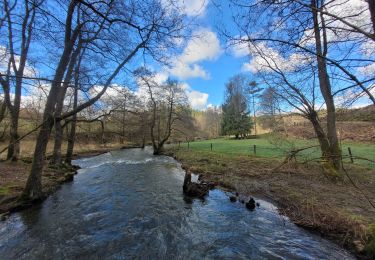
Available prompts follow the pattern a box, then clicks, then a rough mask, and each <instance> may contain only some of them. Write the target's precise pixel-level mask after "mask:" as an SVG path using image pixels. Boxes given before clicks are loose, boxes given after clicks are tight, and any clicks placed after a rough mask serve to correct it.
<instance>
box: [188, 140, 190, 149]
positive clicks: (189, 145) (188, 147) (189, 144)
mask: <svg viewBox="0 0 375 260" xmlns="http://www.w3.org/2000/svg"><path fill="white" fill-rule="evenodd" d="M189 148H190V142H189V141H188V150H189Z"/></svg>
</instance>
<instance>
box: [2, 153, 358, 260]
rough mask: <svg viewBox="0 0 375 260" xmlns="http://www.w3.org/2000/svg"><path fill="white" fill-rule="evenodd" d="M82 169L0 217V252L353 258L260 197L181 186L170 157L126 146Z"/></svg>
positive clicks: (14, 255) (5, 255) (13, 255)
mask: <svg viewBox="0 0 375 260" xmlns="http://www.w3.org/2000/svg"><path fill="white" fill-rule="evenodd" d="M75 164H77V165H79V166H81V167H82V169H81V170H79V174H78V175H76V176H75V179H74V182H71V183H68V184H65V185H63V186H62V187H61V189H59V190H58V191H57V192H56V193H54V194H53V195H51V196H50V197H49V198H48V199H47V200H46V201H45V202H44V203H42V204H41V205H40V206H38V207H35V208H32V209H29V210H25V211H22V212H19V213H16V214H13V215H11V216H10V218H9V219H8V220H6V221H3V222H0V259H45V258H47V259H61V258H64V259H66V258H68V259H72V258H80V259H82V258H84V259H103V258H106V259H129V258H131V259H134V258H141V259H166V258H168V259H198V258H208V259H211V258H221V259H228V258H229V259H249V258H250V259H352V258H353V256H352V255H350V254H349V253H348V252H346V251H345V250H343V249H341V248H340V247H338V246H337V245H335V244H333V243H331V242H329V241H327V240H324V239H322V238H320V237H319V236H317V235H314V234H311V233H309V232H307V231H306V230H303V229H301V228H299V227H297V226H295V225H294V224H292V223H291V222H289V221H288V220H287V219H286V218H283V217H281V216H280V215H278V214H277V211H276V208H275V207H274V206H273V205H272V204H269V203H267V202H265V201H260V207H259V208H257V209H256V210H255V211H248V210H247V209H246V208H245V207H244V205H243V204H241V203H231V202H230V201H229V199H228V195H227V194H225V192H223V191H221V190H219V189H215V190H212V191H210V193H209V196H208V197H207V198H206V200H204V201H202V200H193V201H189V200H187V199H186V198H185V197H184V196H183V194H182V182H183V177H184V171H183V170H182V169H181V167H180V165H179V164H178V163H177V162H176V161H175V160H173V159H172V158H169V157H165V156H158V157H154V156H152V154H151V152H150V151H149V150H147V149H146V150H145V151H143V150H141V149H129V150H121V151H114V152H111V153H106V154H102V155H99V156H96V157H91V158H86V159H81V160H77V161H75Z"/></svg>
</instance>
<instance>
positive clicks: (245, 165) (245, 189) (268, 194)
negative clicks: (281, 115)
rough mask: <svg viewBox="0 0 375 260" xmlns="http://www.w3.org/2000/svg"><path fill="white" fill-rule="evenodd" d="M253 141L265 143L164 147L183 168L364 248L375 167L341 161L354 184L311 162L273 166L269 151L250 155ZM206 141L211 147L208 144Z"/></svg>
mask: <svg viewBox="0 0 375 260" xmlns="http://www.w3.org/2000/svg"><path fill="white" fill-rule="evenodd" d="M254 141H256V142H257V144H263V145H265V143H261V142H262V140H243V141H242V140H240V141H238V140H227V141H226V140H224V139H218V140H215V141H204V142H194V143H190V149H189V150H188V149H187V148H186V147H184V148H180V149H178V147H176V146H174V147H170V148H169V149H168V152H170V153H173V155H174V156H175V157H176V159H178V160H179V161H180V162H181V163H182V165H183V167H184V168H186V169H188V170H190V171H192V172H194V173H199V174H201V175H202V178H203V180H205V181H211V182H215V183H217V184H219V185H221V186H222V187H225V188H228V189H230V190H236V191H238V192H239V193H243V194H251V195H255V196H258V197H260V198H263V199H266V200H270V201H272V202H274V203H276V204H277V205H278V206H279V210H280V212H281V213H282V214H285V215H287V216H288V217H289V218H290V219H291V220H292V221H293V222H294V223H296V224H297V225H300V226H303V227H305V228H309V229H312V230H314V231H316V232H319V233H321V234H322V235H324V236H325V237H328V238H330V239H332V240H334V241H336V242H337V243H339V244H340V245H343V246H345V247H347V248H349V249H351V250H353V251H355V252H357V253H360V252H361V253H363V252H364V250H365V244H366V243H368V241H369V240H370V239H371V238H370V234H371V225H372V224H374V223H375V209H374V208H372V207H371V205H370V203H369V202H368V200H367V199H366V198H369V199H370V200H371V201H372V203H373V204H375V189H374V186H375V170H373V169H369V168H365V167H361V166H356V165H354V164H346V168H347V169H348V172H349V174H350V177H351V179H352V180H353V181H354V183H355V185H356V186H357V187H359V189H357V188H356V187H354V186H353V184H352V183H351V181H350V180H349V179H348V178H347V177H344V178H343V179H342V180H341V181H339V182H332V181H331V180H329V179H328V178H326V176H325V175H324V173H323V172H322V170H321V168H320V166H319V164H318V163H315V162H310V163H308V164H302V165H301V164H294V165H288V166H285V167H283V168H281V169H280V170H278V171H276V172H273V171H272V170H273V169H274V168H275V167H276V166H277V165H279V164H280V160H279V159H278V158H279V156H274V153H273V152H272V151H269V153H268V154H267V156H264V157H259V156H253V155H252V154H251V153H250V151H249V145H250V143H253V142H254ZM211 142H213V143H214V148H213V151H211V149H210V146H209V145H208V144H210V143H211ZM242 142H243V143H242ZM184 146H185V145H184ZM215 147H216V149H215ZM373 235H375V234H373ZM367 250H368V251H371V250H369V248H368V249H367ZM372 250H374V249H372ZM374 251H375V250H374ZM374 253H375V252H373V254H374ZM362 256H363V255H362Z"/></svg>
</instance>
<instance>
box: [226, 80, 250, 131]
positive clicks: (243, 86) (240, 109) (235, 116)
mask: <svg viewBox="0 0 375 260" xmlns="http://www.w3.org/2000/svg"><path fill="white" fill-rule="evenodd" d="M248 83H249V81H248V79H247V78H246V77H245V76H243V75H241V74H239V75H236V76H234V77H232V78H231V79H230V80H229V82H228V83H227V84H226V97H225V102H224V104H223V106H222V110H223V119H222V124H221V128H222V133H223V134H225V135H234V136H235V137H236V138H239V137H245V136H246V135H247V134H248V133H250V132H251V128H252V121H251V117H250V111H249V109H248V97H247V92H248Z"/></svg>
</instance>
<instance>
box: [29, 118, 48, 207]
mask: <svg viewBox="0 0 375 260" xmlns="http://www.w3.org/2000/svg"><path fill="white" fill-rule="evenodd" d="M53 123H54V118H53V113H51V111H45V113H44V116H43V125H42V127H41V130H40V132H39V134H38V138H37V140H36V146H35V150H34V158H33V163H32V166H31V171H30V175H29V177H28V179H27V182H26V187H25V189H24V191H23V194H22V197H23V198H24V199H26V200H31V201H33V200H38V199H41V198H42V196H43V191H42V171H43V165H44V157H45V152H46V148H47V144H48V139H49V136H50V134H51V130H52V127H53Z"/></svg>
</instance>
